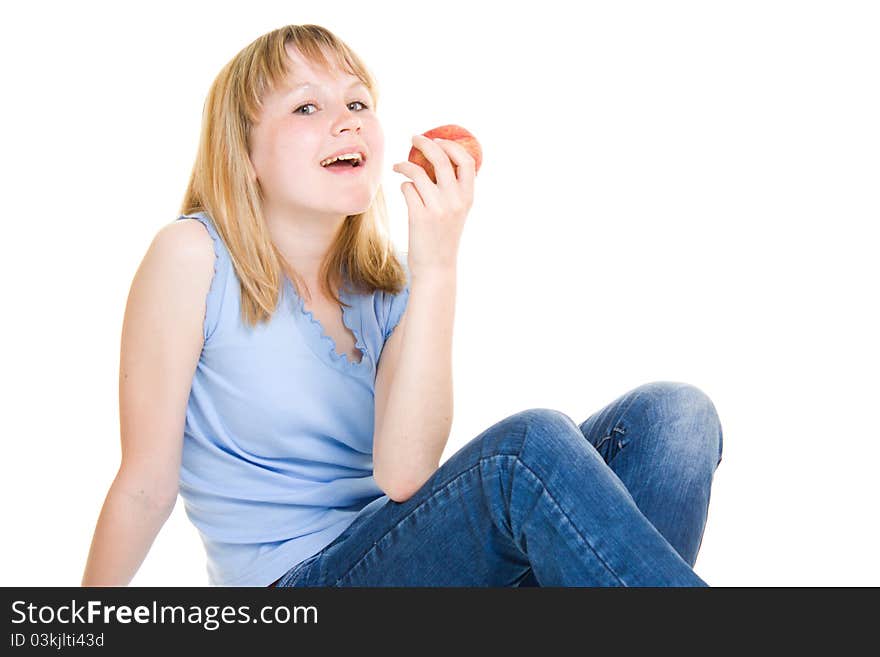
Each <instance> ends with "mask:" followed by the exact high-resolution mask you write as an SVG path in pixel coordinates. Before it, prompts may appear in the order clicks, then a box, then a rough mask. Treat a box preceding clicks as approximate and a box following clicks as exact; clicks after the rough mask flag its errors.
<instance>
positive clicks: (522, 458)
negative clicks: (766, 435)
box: [83, 25, 722, 586]
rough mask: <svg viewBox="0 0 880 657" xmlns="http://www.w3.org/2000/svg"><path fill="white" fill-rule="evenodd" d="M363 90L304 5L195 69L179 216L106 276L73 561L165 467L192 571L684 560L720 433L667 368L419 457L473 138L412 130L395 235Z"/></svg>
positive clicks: (434, 388) (356, 582) (515, 579)
mask: <svg viewBox="0 0 880 657" xmlns="http://www.w3.org/2000/svg"><path fill="white" fill-rule="evenodd" d="M376 104H377V88H376V84H375V82H374V80H373V78H372V76H371V75H370V73H369V71H368V70H367V68H366V67H365V66H364V64H363V63H362V62H361V60H360V59H359V58H358V57H357V56H356V55H355V54H354V53H353V52H352V51H351V49H350V48H348V47H347V46H346V44H344V43H343V42H342V41H340V40H339V39H338V38H337V37H336V36H335V35H333V34H332V33H331V32H329V31H328V30H326V29H324V28H322V27H319V26H317V25H292V26H287V27H284V28H281V29H279V30H275V31H273V32H270V33H268V34H266V35H264V36H262V37H260V38H259V39H257V40H256V41H254V42H253V43H251V44H250V45H249V46H247V47H246V48H245V49H244V50H242V51H241V52H240V53H239V54H238V55H236V56H235V57H234V58H233V59H232V61H230V62H229V64H227V65H226V67H225V68H224V69H223V70H222V71H221V72H220V74H219V75H218V77H217V79H216V80H215V81H214V84H213V85H212V87H211V89H210V91H209V94H208V98H207V101H206V103H205V107H204V116H203V127H202V134H201V140H200V144H199V149H198V154H197V157H196V162H195V165H194V168H193V172H192V176H191V179H190V182H189V187H188V188H187V190H186V194H185V198H184V202H183V207H182V209H181V216H180V217H179V218H178V220H177V221H175V222H172V223H170V224H168V225H166V226H164V227H163V228H161V229H160V230H159V231H158V233H157V235H156V237H155V238H154V240H153V243H152V244H151V246H150V248H149V250H148V252H147V254H146V256H145V257H144V260H143V262H142V263H141V265H140V267H139V269H138V272H137V274H136V275H135V278H134V281H133V283H132V288H131V292H130V295H129V298H128V303H127V307H126V312H125V319H124V323H123V331H122V350H121V359H120V361H121V365H120V379H119V385H120V424H121V433H122V462H121V465H120V468H119V471H118V473H117V475H116V478H115V479H114V481H113V483H112V485H111V487H110V490H109V492H108V494H107V498H106V500H105V503H104V506H103V509H102V511H101V514H100V516H99V519H98V523H97V527H96V529H95V534H94V538H93V540H92V545H91V550H90V552H89V556H88V561H87V564H86V567H85V573H84V575H83V585H125V584H128V583H129V582H130V580H131V578H132V577H133V576H134V574H135V573H136V571H137V569H138V568H139V566H140V564H141V563H142V561H143V559H144V557H145V555H146V553H147V551H148V550H149V547H150V545H151V544H152V541H153V540H154V538H155V536H156V534H157V533H158V531H159V530H160V528H161V526H162V525H163V524H164V522H165V521H166V519H167V518H168V516H169V514H170V513H171V510H172V508H173V506H174V503H175V501H176V499H177V495H178V493H179V494H180V496H181V497H182V498H183V500H184V503H185V507H186V513H187V515H188V517H189V519H190V520H191V521H192V522H193V524H194V525H195V526H196V528H197V529H198V531H199V533H200V536H201V538H202V540H203V543H204V546H205V550H206V554H207V574H208V579H209V582H210V583H211V584H215V585H230V586H254V585H256V586H267V585H276V586H518V585H532V586H534V585H541V586H705V585H706V583H705V582H704V581H703V580H702V579H700V578H699V577H698V576H697V575H696V574H695V573H694V571H693V570H692V568H691V567H692V566H693V564H694V561H695V559H696V556H697V551H698V549H699V546H700V543H701V540H702V534H703V528H704V525H705V521H706V517H707V512H708V503H709V492H710V486H711V482H712V477H713V473H714V470H715V468H716V467H717V465H718V463H719V462H720V459H721V439H722V434H721V425H720V423H719V420H718V416H717V414H716V412H715V408H714V406H713V404H712V402H711V401H710V400H709V398H708V397H706V395H705V394H703V393H702V392H701V391H700V390H699V389H697V388H695V387H693V386H691V385H688V384H684V383H674V382H655V383H650V384H646V385H643V386H640V387H638V388H635V389H634V390H631V391H629V392H627V393H626V394H624V395H622V396H620V397H619V398H617V399H616V400H615V401H613V402H612V403H611V404H609V405H608V406H606V407H605V408H603V409H602V410H600V411H598V412H597V413H595V414H594V415H592V416H591V417H589V418H588V419H587V420H585V421H584V422H583V423H581V424H580V425H576V424H574V422H572V420H571V419H569V417H568V416H566V415H564V414H563V413H560V412H558V411H554V410H549V409H540V408H538V409H530V410H525V411H522V412H520V413H517V414H515V415H513V416H511V417H508V418H506V419H504V420H502V421H500V422H498V423H497V424H495V425H493V426H492V427H490V428H488V429H487V430H486V431H484V432H483V433H482V434H480V435H479V436H477V437H476V438H474V439H472V440H471V441H470V442H469V443H467V444H466V445H465V446H464V447H463V448H462V449H460V450H459V451H458V452H457V453H456V454H454V455H453V456H452V457H451V458H449V459H448V460H447V461H446V462H444V463H443V464H442V465H441V464H440V463H439V460H440V457H441V454H442V453H443V450H444V447H445V445H446V442H447V439H448V436H449V431H450V427H451V423H452V398H453V397H452V373H451V363H452V357H451V353H452V328H453V316H454V306H455V291H456V283H457V281H456V261H457V253H458V245H459V239H460V236H461V233H462V229H463V225H464V222H465V218H466V216H467V214H468V211H469V210H470V207H471V205H472V201H473V190H474V179H475V163H474V160H473V158H472V157H471V156H470V155H469V154H468V153H467V152H466V151H465V150H464V149H463V148H462V147H461V146H460V145H458V144H456V143H454V142H443V141H432V140H429V139H427V138H425V137H422V136H419V135H416V136H414V137H413V144H414V145H415V146H416V147H417V148H419V149H420V150H421V151H422V152H423V153H424V155H425V156H426V158H427V159H428V160H429V161H430V162H431V163H432V165H433V166H434V169H435V171H436V177H437V182H436V183H434V182H432V181H431V179H430V178H428V176H427V174H426V173H425V171H424V170H423V169H422V168H421V167H420V166H418V165H416V164H413V163H411V162H408V161H407V162H399V163H397V164H396V165H395V166H394V167H393V168H394V170H395V171H398V172H400V173H401V174H403V175H404V176H406V177H407V178H408V179H409V180H407V181H405V182H403V184H402V185H401V189H402V192H403V195H404V197H405V199H406V204H407V208H408V213H409V250H408V252H407V253H406V255H407V257H406V258H403V257H402V256H403V254H402V253H398V252H397V251H396V250H395V249H394V248H393V245H392V243H391V241H390V238H389V235H388V222H387V217H386V215H385V203H384V197H383V195H382V191H381V188H380V185H379V182H380V179H381V175H382V170H383V157H384V137H383V133H382V128H381V125H380V123H379V119H378V116H377V115H376V113H375V112H376ZM339 156H345V157H344V158H343V159H337V158H338V157H339ZM401 260H405V261H406V262H405V264H404V262H402V261H401Z"/></svg>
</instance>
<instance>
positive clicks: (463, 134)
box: [407, 124, 483, 183]
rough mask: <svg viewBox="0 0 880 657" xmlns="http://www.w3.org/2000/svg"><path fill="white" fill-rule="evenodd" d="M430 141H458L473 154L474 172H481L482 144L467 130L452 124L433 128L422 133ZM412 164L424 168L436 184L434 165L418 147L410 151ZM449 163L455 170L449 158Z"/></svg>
mask: <svg viewBox="0 0 880 657" xmlns="http://www.w3.org/2000/svg"><path fill="white" fill-rule="evenodd" d="M422 134H423V135H424V136H425V137H427V138H428V139H449V140H452V141H457V142H458V143H459V144H461V145H462V146H464V149H465V150H466V151H467V152H468V153H470V154H471V157H473V158H474V160H475V161H476V167H475V169H474V172H477V171H479V170H480V165H481V164H482V163H483V149H482V148H480V142H478V141H477V138H476V137H474V136H473V135H472V134H471V133H469V132H468V131H467V130H465V129H464V128H462V127H461V126H460V125H455V124H450V125H441V126H440V127H438V128H431V129H430V130H428V131H427V132H423V133H422ZM407 159H408V160H409V161H410V162H413V163H415V164H418V165H419V166H420V167H422V168H423V169H424V170H425V172H426V173H427V174H428V178H430V179H431V182H434V183H436V182H437V178H436V177H435V176H434V165H432V164H431V163H430V162H429V161H428V159H427V158H426V157H425V156H424V155H423V154H422V151H421V150H419V149H418V148H417V147H416V146H413V147H412V148H410V150H409V158H407ZM449 161H450V162H451V163H452V168H453V170H454V169H455V162H454V161H452V158H449Z"/></svg>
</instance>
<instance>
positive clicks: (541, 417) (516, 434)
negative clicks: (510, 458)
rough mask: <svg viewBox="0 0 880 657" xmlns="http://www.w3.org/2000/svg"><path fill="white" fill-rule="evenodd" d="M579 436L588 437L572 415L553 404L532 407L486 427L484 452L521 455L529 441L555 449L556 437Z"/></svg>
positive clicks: (541, 446) (581, 438)
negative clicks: (551, 406) (545, 406)
mask: <svg viewBox="0 0 880 657" xmlns="http://www.w3.org/2000/svg"><path fill="white" fill-rule="evenodd" d="M572 436H576V438H579V439H580V440H585V438H584V437H583V434H582V433H581V432H580V429H578V427H577V425H576V424H575V423H574V422H573V421H572V419H571V418H570V417H568V415H566V414H565V413H563V412H562V411H557V410H555V409H552V408H530V409H527V410H524V411H519V412H517V413H514V414H513V415H510V416H509V417H506V418H505V419H503V420H501V421H500V422H498V423H496V424H495V425H494V426H492V427H490V428H489V429H488V430H486V431H485V432H484V433H483V434H482V435H481V436H480V437H481V438H482V452H483V455H484V456H485V455H488V454H493V455H497V454H512V455H519V454H521V453H522V451H523V447H524V446H525V444H526V441H528V442H529V444H530V445H531V446H536V447H537V448H538V449H541V450H545V449H546V450H550V451H552V450H554V447H553V445H552V443H553V442H554V441H556V440H570V439H571V437H572Z"/></svg>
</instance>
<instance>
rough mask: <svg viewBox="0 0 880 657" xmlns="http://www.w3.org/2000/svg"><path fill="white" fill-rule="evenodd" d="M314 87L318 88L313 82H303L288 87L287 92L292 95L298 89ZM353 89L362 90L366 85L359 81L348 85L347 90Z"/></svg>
mask: <svg viewBox="0 0 880 657" xmlns="http://www.w3.org/2000/svg"><path fill="white" fill-rule="evenodd" d="M315 86H318V85H316V84H314V83H313V82H303V83H302V84H298V85H296V86H293V87H290V88H289V90H288V93H294V92H295V91H299V90H300V89H304V88H305V87H315ZM355 87H363V88H364V89H366V88H367V85H365V84H364V83H363V82H361V81H360V80H357V81H355V82H352V83H351V84H350V85H348V88H349V89H354V88H355Z"/></svg>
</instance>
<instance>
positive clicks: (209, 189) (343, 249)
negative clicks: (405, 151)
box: [180, 25, 406, 327]
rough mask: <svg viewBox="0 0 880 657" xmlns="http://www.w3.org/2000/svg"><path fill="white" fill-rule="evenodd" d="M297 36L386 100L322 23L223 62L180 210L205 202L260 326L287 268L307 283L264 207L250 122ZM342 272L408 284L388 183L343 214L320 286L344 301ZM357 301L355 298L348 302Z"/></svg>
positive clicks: (373, 282)
mask: <svg viewBox="0 0 880 657" xmlns="http://www.w3.org/2000/svg"><path fill="white" fill-rule="evenodd" d="M288 44H292V46H293V47H294V48H296V49H297V50H298V51H299V52H301V53H302V54H303V56H304V57H305V58H306V59H308V60H309V61H310V62H312V63H314V64H320V65H322V66H323V67H324V68H329V66H328V64H329V62H328V59H327V56H326V55H325V52H326V53H330V55H331V56H332V57H333V58H334V60H335V63H336V65H337V66H338V67H339V68H340V69H341V70H344V71H345V72H347V73H350V74H352V75H355V76H357V77H358V78H359V79H360V80H361V81H362V82H363V83H364V84H365V85H366V86H367V88H368V89H369V90H370V92H371V94H372V95H373V100H374V105H377V104H378V85H377V84H376V81H375V80H374V78H373V76H372V75H371V74H370V72H369V70H368V69H367V67H366V66H365V65H364V63H363V62H362V61H361V60H360V58H359V57H358V56H357V55H356V54H355V53H354V52H353V51H352V50H351V49H350V48H349V47H348V46H347V45H346V44H345V43H344V42H343V41H341V40H340V39H339V38H338V37H336V36H335V35H334V34H332V33H331V32H330V31H329V30H327V29H326V28H323V27H321V26H319V25H287V26H285V27H282V28H279V29H277V30H274V31H272V32H269V33H267V34H264V35H263V36H261V37H259V38H258V39H256V40H255V41H253V42H252V43H251V44H249V45H248V46H247V47H245V48H244V49H243V50H241V52H239V53H238V54H237V55H236V56H235V57H233V58H232V60H231V61H230V62H229V63H228V64H226V66H224V67H223V69H222V70H221V71H220V73H219V74H218V75H217V78H216V79H215V80H214V82H213V84H212V85H211V88H210V90H209V91H208V96H207V98H206V99H205V104H204V108H203V111H202V128H201V136H200V138H199V146H198V152H197V154H196V160H195V164H194V165H193V169H192V175H191V177H190V181H189V186H188V187H187V189H186V193H185V194H184V198H183V203H182V205H181V210H180V213H181V214H192V213H194V212H201V211H204V212H206V213H207V214H208V215H210V217H211V219H212V220H213V223H214V225H215V226H216V228H217V232H218V233H219V234H220V237H221V238H222V239H223V242H224V243H225V245H226V247H227V249H228V251H229V253H230V256H231V258H232V263H233V266H234V267H235V271H236V274H237V275H238V279H239V281H240V283H241V315H242V320H243V321H244V322H246V323H247V324H248V325H250V326H252V327H255V326H256V325H257V323H259V322H265V321H268V320H269V319H270V318H271V317H272V314H273V313H274V312H275V310H276V308H277V305H278V302H279V300H280V294H281V292H282V286H283V285H284V276H285V275H286V276H287V277H288V278H289V279H290V281H291V283H292V284H293V285H294V287H295V290H296V292H297V294H300V295H301V293H302V291H303V289H304V287H305V286H304V284H303V283H302V279H301V278H300V276H299V274H298V273H297V272H296V271H294V270H293V268H292V267H290V265H289V264H288V263H287V261H286V260H285V259H284V257H283V256H282V255H281V253H280V251H279V250H278V248H277V247H276V246H275V244H274V242H273V241H272V239H271V236H270V234H269V231H268V228H267V225H266V223H265V221H264V218H263V213H262V195H261V194H262V193H261V190H260V187H259V181H257V180H256V177H255V176H253V166H252V165H251V161H250V157H249V155H248V153H249V143H250V142H249V138H250V134H251V129H252V126H253V125H254V123H255V122H256V120H257V117H258V116H259V112H260V108H261V107H262V99H263V98H264V96H265V94H266V93H268V92H270V91H271V90H272V89H275V88H276V87H277V85H278V84H279V83H281V82H282V81H283V80H285V79H286V77H287V74H288V70H289V69H288V66H289V62H290V59H289V57H288V55H287V50H286V46H287V45H288ZM343 275H345V276H347V277H348V279H349V282H350V283H351V285H352V286H353V288H354V291H356V292H372V291H375V290H384V291H386V292H390V293H393V294H397V293H399V292H400V291H401V290H402V289H403V287H404V286H405V284H406V272H405V270H404V268H403V266H402V265H401V263H400V262H399V260H398V259H397V257H396V256H395V253H394V245H393V243H392V241H391V238H390V230H389V228H388V212H387V208H386V205H385V196H384V194H383V192H382V187H381V186H380V187H379V189H378V190H377V192H376V195H375V197H374V198H373V201H372V203H371V204H370V207H369V208H367V210H366V211H364V212H362V213H361V214H356V215H349V216H348V217H346V218H345V221H344V222H343V223H342V225H341V228H340V230H339V231H338V233H337V234H336V236H335V238H334V240H333V242H332V243H331V246H330V248H329V250H328V252H327V255H326V256H325V258H324V261H323V262H322V265H321V268H320V270H319V280H320V281H321V289H322V290H323V291H324V293H325V294H326V295H327V296H329V297H330V298H332V299H333V300H334V301H335V302H336V303H340V304H342V303H343V301H342V300H341V299H340V298H339V297H338V296H337V293H336V290H337V288H338V287H339V285H340V284H341V282H342V277H343ZM345 305H348V304H345Z"/></svg>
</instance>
